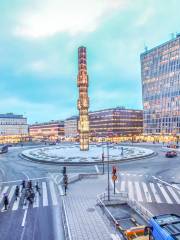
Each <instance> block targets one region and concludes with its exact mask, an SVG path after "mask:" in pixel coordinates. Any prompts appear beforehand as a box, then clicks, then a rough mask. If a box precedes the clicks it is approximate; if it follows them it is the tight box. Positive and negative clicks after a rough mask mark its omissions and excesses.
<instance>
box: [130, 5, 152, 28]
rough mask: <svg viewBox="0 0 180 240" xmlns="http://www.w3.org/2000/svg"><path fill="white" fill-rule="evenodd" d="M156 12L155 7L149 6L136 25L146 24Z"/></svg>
mask: <svg viewBox="0 0 180 240" xmlns="http://www.w3.org/2000/svg"><path fill="white" fill-rule="evenodd" d="M154 14H155V9H154V8H153V7H148V8H147V9H146V10H145V11H144V12H143V13H142V14H141V15H140V16H139V18H138V19H137V21H136V22H135V25H136V26H144V25H146V24H147V23H148V21H150V20H151V19H152V17H153V16H154Z"/></svg>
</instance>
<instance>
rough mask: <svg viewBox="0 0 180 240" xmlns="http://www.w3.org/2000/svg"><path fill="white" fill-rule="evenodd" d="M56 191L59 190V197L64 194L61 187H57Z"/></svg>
mask: <svg viewBox="0 0 180 240" xmlns="http://www.w3.org/2000/svg"><path fill="white" fill-rule="evenodd" d="M58 189H59V192H60V195H64V192H63V189H62V186H61V185H59V186H58Z"/></svg>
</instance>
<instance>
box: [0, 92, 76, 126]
mask: <svg viewBox="0 0 180 240" xmlns="http://www.w3.org/2000/svg"><path fill="white" fill-rule="evenodd" d="M0 109H1V113H3V112H4V113H7V112H13V113H16V114H23V115H25V116H26V117H27V118H28V122H29V123H32V122H35V121H41V122H42V121H48V120H52V119H54V120H58V119H64V118H66V117H69V112H72V111H70V109H68V107H64V109H61V111H60V112H59V106H56V105H55V104H49V103H33V102H30V101H27V100H24V99H21V98H18V97H16V96H12V97H6V98H4V99H1V102H0ZM47 113H48V117H47Z"/></svg>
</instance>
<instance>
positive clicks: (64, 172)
mask: <svg viewBox="0 0 180 240" xmlns="http://www.w3.org/2000/svg"><path fill="white" fill-rule="evenodd" d="M65 174H66V167H63V175H65Z"/></svg>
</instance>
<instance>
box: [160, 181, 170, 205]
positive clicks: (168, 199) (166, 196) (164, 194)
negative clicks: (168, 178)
mask: <svg viewBox="0 0 180 240" xmlns="http://www.w3.org/2000/svg"><path fill="white" fill-rule="evenodd" d="M157 185H158V187H159V188H160V190H161V192H162V194H163V196H164V198H165V199H166V202H167V203H171V204H172V203H173V202H172V200H171V198H170V197H169V195H168V194H167V192H166V190H165V189H164V187H163V185H162V184H160V183H157Z"/></svg>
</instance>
